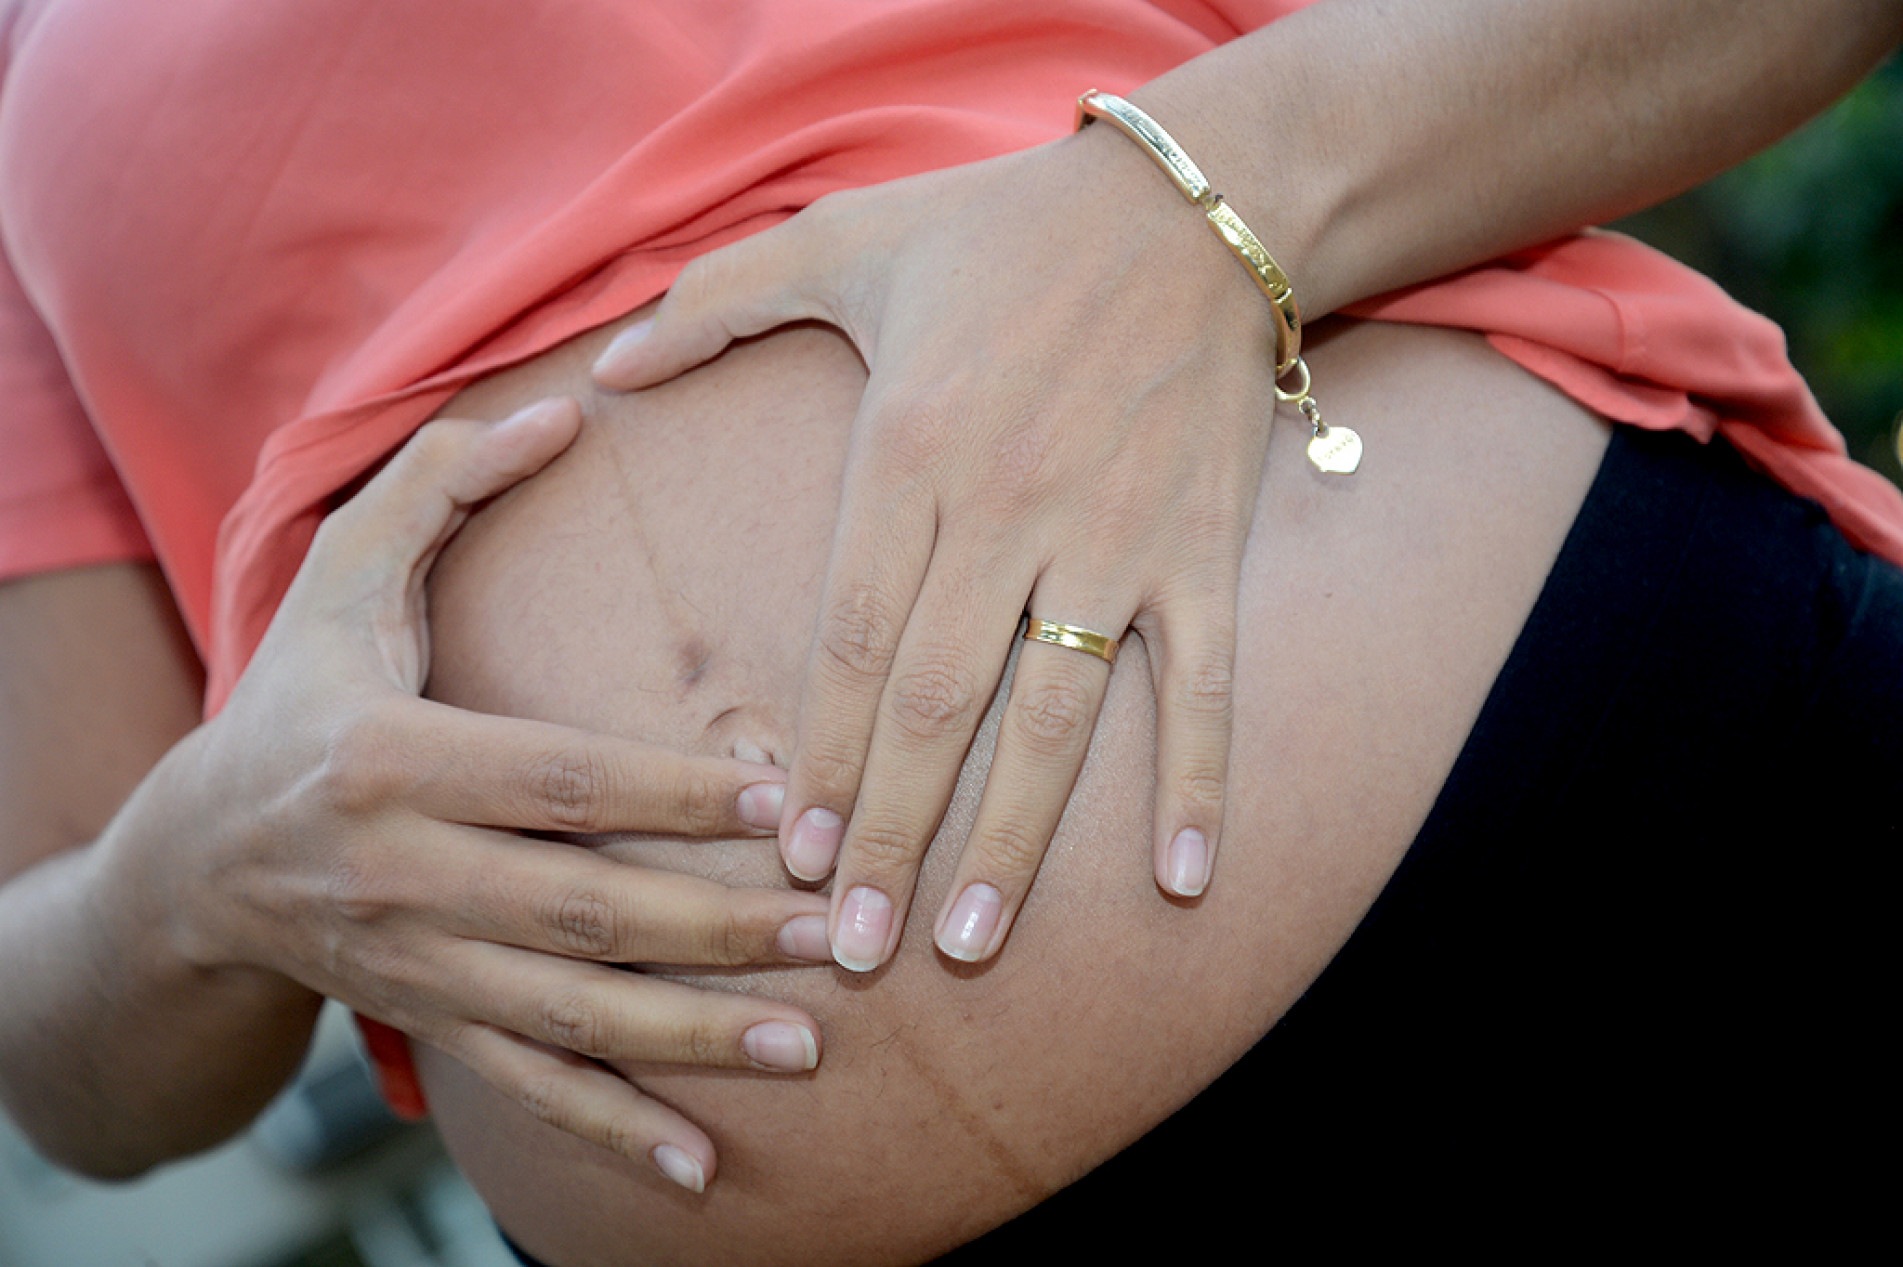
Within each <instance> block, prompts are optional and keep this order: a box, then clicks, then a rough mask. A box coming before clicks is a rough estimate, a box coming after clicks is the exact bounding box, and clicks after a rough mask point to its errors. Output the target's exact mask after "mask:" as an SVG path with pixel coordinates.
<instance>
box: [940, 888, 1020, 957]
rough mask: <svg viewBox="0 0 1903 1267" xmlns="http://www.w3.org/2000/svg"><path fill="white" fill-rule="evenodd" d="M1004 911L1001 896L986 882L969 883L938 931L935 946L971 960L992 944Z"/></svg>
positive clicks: (951, 954)
mask: <svg viewBox="0 0 1903 1267" xmlns="http://www.w3.org/2000/svg"><path fill="white" fill-rule="evenodd" d="M1003 913H1004V895H1003V894H1002V893H1000V892H998V891H997V890H996V889H994V888H992V887H991V886H990V885H989V884H970V885H966V886H965V891H964V892H963V893H961V894H959V895H958V904H957V905H956V906H954V907H952V909H951V914H950V915H948V916H946V917H945V922H944V924H943V926H941V927H940V928H939V930H938V948H939V949H940V950H942V951H944V952H945V953H946V954H948V955H950V956H951V957H952V958H953V959H963V960H965V961H966V962H967V963H970V962H973V961H975V960H977V959H978V957H979V956H981V955H983V954H984V952H985V948H986V947H987V946H989V945H990V944H991V936H992V934H993V933H995V932H997V930H998V917H999V916H1000V915H1002V914H1003Z"/></svg>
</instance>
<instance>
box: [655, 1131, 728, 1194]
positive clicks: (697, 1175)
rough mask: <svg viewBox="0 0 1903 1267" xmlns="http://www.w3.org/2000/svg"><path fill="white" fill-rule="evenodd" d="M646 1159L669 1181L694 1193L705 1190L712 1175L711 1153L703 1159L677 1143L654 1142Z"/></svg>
mask: <svg viewBox="0 0 1903 1267" xmlns="http://www.w3.org/2000/svg"><path fill="white" fill-rule="evenodd" d="M648 1159H649V1160H650V1161H652V1162H653V1163H654V1167H655V1169H657V1170H659V1171H660V1172H661V1173H662V1174H663V1175H665V1176H666V1177H667V1178H668V1179H669V1180H670V1181H672V1182H673V1183H676V1184H678V1185H680V1186H681V1187H683V1188H685V1189H687V1190H688V1191H689V1192H692V1193H694V1194H696V1195H699V1194H700V1193H703V1192H705V1191H707V1183H708V1181H709V1180H710V1179H712V1178H713V1175H714V1167H713V1161H714V1159H713V1155H712V1154H711V1153H709V1154H708V1155H707V1157H706V1158H704V1159H703V1158H700V1157H696V1156H695V1155H694V1154H693V1153H691V1152H689V1151H688V1150H687V1149H685V1148H682V1147H680V1146H679V1145H678V1144H656V1145H655V1146H654V1151H653V1152H651V1153H649V1154H648Z"/></svg>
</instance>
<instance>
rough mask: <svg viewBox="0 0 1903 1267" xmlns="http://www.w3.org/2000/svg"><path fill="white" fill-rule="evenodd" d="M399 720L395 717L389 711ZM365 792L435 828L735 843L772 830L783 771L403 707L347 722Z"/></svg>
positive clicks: (438, 708)
mask: <svg viewBox="0 0 1903 1267" xmlns="http://www.w3.org/2000/svg"><path fill="white" fill-rule="evenodd" d="M393 713H394V714H396V717H395V718H394V720H392V718H391V716H390V715H391V714H393ZM352 725H353V727H355V728H357V729H359V730H364V731H368V732H371V733H369V734H366V735H364V736H362V738H361V741H360V742H359V743H358V745H357V747H358V748H359V749H367V751H352V750H350V749H349V748H345V749H343V750H342V751H336V752H334V753H333V757H334V759H335V760H338V761H342V760H349V759H358V760H360V761H361V763H362V764H363V765H364V766H365V767H366V768H365V770H364V771H363V775H364V778H365V779H367V780H371V781H382V782H383V784H384V786H380V787H375V788H372V789H370V790H371V791H372V792H373V793H379V792H380V793H383V794H384V795H386V796H391V797H400V798H401V799H402V800H403V801H404V802H405V803H406V804H408V805H409V806H410V807H411V808H413V809H415V810H417V811H418V812H420V813H423V814H427V815H429V816H430V817H432V818H437V819H440V820H443V821H450V822H464V823H478V824H482V825H484V826H489V827H506V828H511V829H515V830H521V831H559V832H571V833H595V832H612V831H646V832H666V833H671V834H678V835H685V836H736V835H747V834H752V833H754V832H760V831H772V830H773V829H775V828H776V827H778V826H779V821H780V812H781V808H782V804H783V800H784V791H783V784H782V779H783V777H784V776H783V775H782V773H781V772H780V771H779V770H777V769H774V768H773V767H772V766H763V765H754V764H752V763H750V762H745V761H735V760H731V759H728V758H724V757H703V756H693V755H690V754H687V753H682V752H675V751H673V750H672V749H668V748H661V747H657V746H655V745H653V744H645V743H640V742H637V741H635V740H632V739H625V738H622V737H620V736H616V735H602V734H596V733H593V732H590V731H585V730H577V729H574V728H572V727H568V726H558V725H554V724H552V723H547V722H536V721H524V720H519V719H516V718H510V717H495V716H491V715H488V714H485V713H472V712H466V711H464V710H462V709H457V708H452V707H449V706H448V705H445V704H437V703H433V702H430V701H426V700H417V701H406V702H405V703H404V704H402V705H400V706H393V707H392V708H391V709H389V710H385V711H384V712H383V713H375V712H372V713H368V714H365V715H363V716H361V717H358V718H355V719H353V721H352Z"/></svg>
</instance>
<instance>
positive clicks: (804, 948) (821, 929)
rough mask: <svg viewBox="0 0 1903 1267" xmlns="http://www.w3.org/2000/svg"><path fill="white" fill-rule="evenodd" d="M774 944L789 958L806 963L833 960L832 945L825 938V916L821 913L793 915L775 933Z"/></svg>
mask: <svg viewBox="0 0 1903 1267" xmlns="http://www.w3.org/2000/svg"><path fill="white" fill-rule="evenodd" d="M774 945H775V946H777V947H779V951H780V953H781V954H783V955H785V956H786V957H787V958H789V959H799V960H803V961H804V962H806V963H831V962H832V960H833V947H832V943H831V942H830V941H828V940H827V939H826V917H825V916H824V915H823V914H814V915H795V916H794V917H793V918H792V919H789V920H787V921H786V923H784V924H782V925H780V931H779V932H778V933H777V934H775V936H774Z"/></svg>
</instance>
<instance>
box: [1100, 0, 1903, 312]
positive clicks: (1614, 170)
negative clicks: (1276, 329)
mask: <svg viewBox="0 0 1903 1267" xmlns="http://www.w3.org/2000/svg"><path fill="white" fill-rule="evenodd" d="M1899 39H1903V4H1899V3H1897V2H1896V0H1804V2H1803V3H1797V2H1796V0H1681V2H1680V3H1675V4H1656V3H1653V2H1652V0H1553V2H1550V3H1543V4H1528V3H1524V2H1523V0H1442V2H1441V3H1434V4H1423V3H1411V4H1410V3H1400V4H1397V3H1392V2H1391V0H1322V2H1321V3H1317V4H1315V5H1314V6H1312V7H1311V8H1308V9H1305V10H1303V11H1301V12H1299V13H1297V14H1295V15H1293V16H1291V17H1290V18H1288V19H1286V20H1285V21H1281V22H1277V23H1275V24H1273V25H1272V26H1270V27H1267V28H1265V29H1263V30H1261V31H1257V32H1255V33H1253V34H1251V35H1249V36H1246V37H1244V38H1243V39H1240V40H1237V41H1234V42H1232V43H1230V44H1228V45H1225V46H1223V47H1221V48H1219V49H1216V50H1215V51H1214V52H1211V53H1209V54H1207V55H1205V56H1203V57H1199V58H1197V59H1195V60H1194V61H1192V62H1189V63H1187V64H1186V65H1184V66H1182V67H1180V68H1178V69H1177V70H1175V71H1172V72H1171V73H1169V74H1168V75H1165V76H1163V77H1162V78H1160V79H1158V80H1156V81H1154V82H1153V83H1151V84H1149V85H1146V86H1145V87H1144V88H1142V89H1141V90H1140V91H1138V92H1136V93H1134V94H1132V99H1133V100H1135V101H1136V102H1137V103H1138V104H1139V105H1141V106H1143V107H1144V108H1145V109H1147V110H1149V111H1150V112H1151V113H1152V114H1154V115H1155V116H1156V117H1157V119H1158V120H1159V121H1161V122H1162V123H1163V125H1164V126H1165V127H1167V128H1169V129H1170V131H1171V132H1172V133H1173V134H1174V135H1175V136H1176V138H1177V139H1178V140H1179V141H1181V142H1182V143H1183V145H1184V147H1185V148H1186V149H1187V150H1188V151H1189V153H1190V154H1191V155H1193V156H1194V157H1195V158H1196V160H1197V161H1198V162H1199V163H1200V164H1201V165H1202V166H1203V168H1204V170H1205V171H1206V172H1207V173H1208V174H1209V176H1210V179H1211V180H1212V181H1214V182H1215V184H1216V186H1217V188H1218V189H1219V190H1221V191H1222V192H1223V193H1224V194H1226V195H1227V196H1228V198H1229V201H1230V202H1231V203H1232V204H1233V205H1234V206H1235V207H1236V208H1237V210H1238V211H1239V212H1240V213H1241V214H1242V215H1243V216H1244V218H1245V219H1247V220H1248V221H1249V223H1250V224H1251V226H1252V227H1254V228H1255V229H1256V231H1257V232H1258V234H1260V235H1261V237H1262V238H1263V240H1264V242H1265V244H1266V245H1267V246H1268V247H1269V249H1270V251H1271V252H1272V253H1273V254H1274V255H1275V256H1276V257H1277V259H1278V260H1279V261H1280V262H1281V263H1282V265H1283V266H1284V267H1285V268H1287V269H1288V270H1289V272H1290V274H1291V276H1292V277H1293V279H1294V281H1295V284H1296V293H1297V295H1298V296H1299V298H1300V300H1301V303H1302V306H1303V309H1304V311H1305V313H1307V314H1308V315H1310V316H1311V317H1313V316H1319V315H1321V314H1322V313H1326V312H1330V311H1333V310H1335V309H1337V308H1340V307H1342V306H1343V305H1345V304H1349V303H1353V302H1354V301H1356V300H1358V299H1362V298H1365V297H1367V296H1369V295H1373V294H1378V293H1381V292H1383V291H1386V290H1390V289H1393V288H1395V287H1397V286H1402V285H1407V284H1410V283H1413V282H1417V281H1422V280H1425V279H1427V278H1430V277H1436V276H1440V275H1442V274H1445V273H1447V272H1450V271H1453V270H1455V269H1458V268H1462V267H1465V266H1467V265H1470V264H1474V263H1477V262H1479V261H1481V260H1484V259H1487V258H1490V257H1492V256H1494V255H1498V254H1500V253H1501V252H1503V251H1508V250H1512V249H1514V248H1517V247H1521V246H1526V245H1529V244H1532V243H1535V242H1539V241H1543V240H1545V239H1547V238H1550V237H1552V236H1554V235H1556V234H1559V233H1562V232H1566V231H1569V230H1572V229H1575V228H1577V227H1579V226H1581V225H1583V224H1589V223H1596V222H1599V221H1602V220H1605V219H1610V218H1612V217H1615V216H1618V215H1621V214H1624V213H1626V212H1629V211H1632V210H1635V209H1637V208H1639V207H1641V206H1645V205H1649V204H1650V203H1653V202H1656V201H1658V200H1660V199H1662V198H1665V197H1668V196H1670V195H1671V194H1674V193H1677V192H1679V191H1681V190H1684V189H1686V188H1689V187H1690V186H1691V185H1693V184H1696V183H1697V182H1699V181H1700V180H1703V179H1705V178H1707V177H1709V176H1711V175H1713V174H1715V173H1716V172H1718V171H1721V170H1723V169H1724V168H1726V167H1728V166H1730V165H1732V164H1734V163H1736V162H1738V161H1740V160H1742V159H1743V158H1745V157H1747V156H1749V155H1750V154H1752V153H1754V152H1755V151H1756V150H1758V149H1760V148H1762V147H1763V146H1765V145H1767V144H1769V143H1770V142H1772V141H1773V140H1775V139H1777V138H1778V137H1780V136H1782V135H1783V134H1784V133H1786V132H1788V131H1790V130H1791V129H1792V128H1795V127H1796V126H1798V125H1799V124H1801V123H1803V122H1804V121H1805V120H1806V119H1808V118H1810V117H1811V116H1812V115H1814V114H1816V113H1817V112H1818V111H1820V110H1822V109H1823V108H1824V107H1825V106H1827V105H1828V104H1829V103H1830V102H1831V101H1832V100H1834V99H1835V98H1836V97H1837V96H1839V95H1841V94H1842V93H1843V92H1844V91H1846V90H1847V89H1848V88H1849V87H1850V86H1851V85H1852V84H1854V83H1855V82H1856V81H1857V79H1858V78H1860V77H1861V76H1862V75H1863V74H1865V73H1866V72H1867V71H1868V70H1869V69H1870V68H1871V67H1872V66H1873V65H1875V64H1876V62H1878V61H1879V60H1880V59H1881V58H1882V57H1883V55H1884V54H1885V53H1886V52H1887V51H1889V50H1890V49H1891V48H1893V47H1895V45H1896V44H1897V42H1898V40H1899ZM1103 139H1105V140H1109V139H1111V138H1108V137H1106V138H1103Z"/></svg>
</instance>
